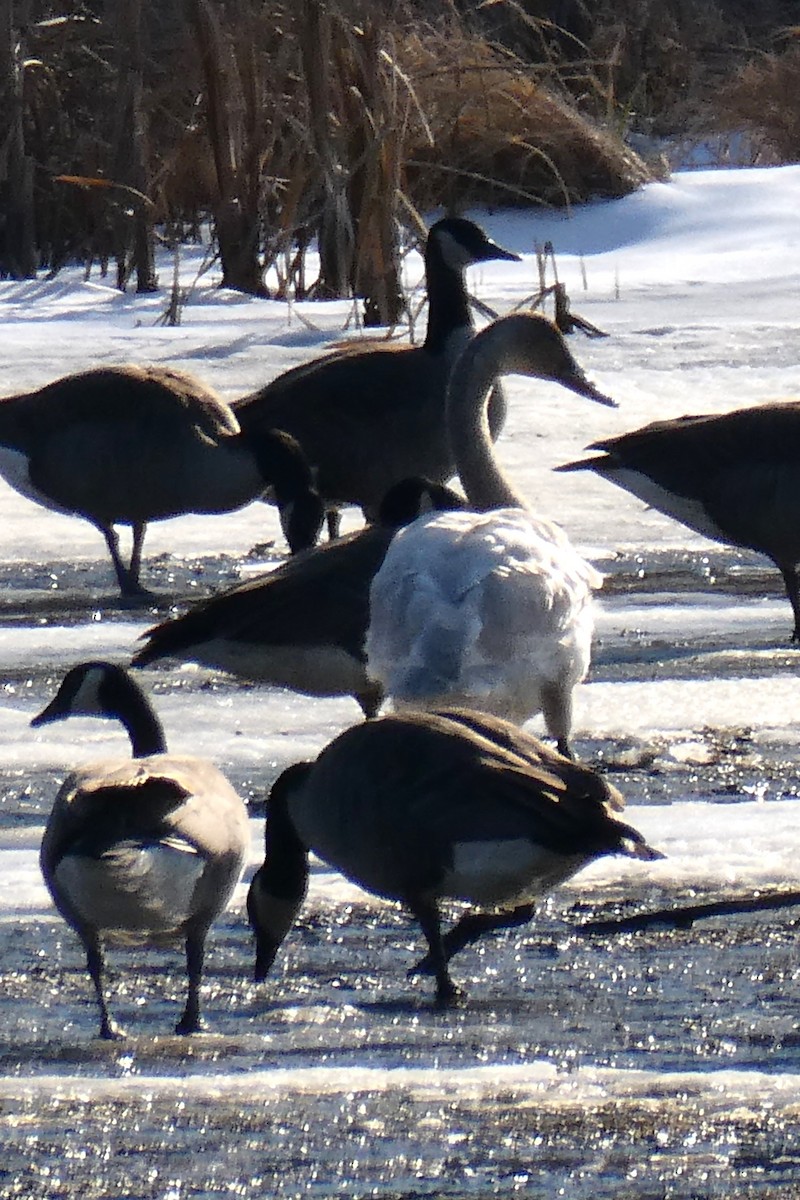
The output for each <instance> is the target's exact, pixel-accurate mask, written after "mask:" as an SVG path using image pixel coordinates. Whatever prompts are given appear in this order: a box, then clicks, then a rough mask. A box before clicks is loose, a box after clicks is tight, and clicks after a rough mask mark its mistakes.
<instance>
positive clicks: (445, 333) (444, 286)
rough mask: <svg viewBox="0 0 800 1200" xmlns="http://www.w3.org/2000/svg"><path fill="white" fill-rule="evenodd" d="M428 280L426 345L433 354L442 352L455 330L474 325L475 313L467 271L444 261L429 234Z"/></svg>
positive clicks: (426, 261)
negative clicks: (473, 315) (472, 308)
mask: <svg viewBox="0 0 800 1200" xmlns="http://www.w3.org/2000/svg"><path fill="white" fill-rule="evenodd" d="M425 282H426V287H427V290H428V329H427V333H426V334H425V349H426V350H427V351H428V352H429V353H430V354H441V353H442V352H443V351H444V350H445V348H446V346H447V342H448V339H449V338H450V335H451V334H452V333H453V332H454V330H456V329H463V328H471V327H472V317H471V315H470V309H469V297H468V295H467V284H466V281H465V279H464V272H463V271H462V270H459V269H458V268H457V267H452V266H450V265H449V264H448V263H446V262H445V260H444V258H443V257H442V252H441V249H440V247H439V246H438V245H437V242H436V239H435V238H428V244H427V246H426V248H425Z"/></svg>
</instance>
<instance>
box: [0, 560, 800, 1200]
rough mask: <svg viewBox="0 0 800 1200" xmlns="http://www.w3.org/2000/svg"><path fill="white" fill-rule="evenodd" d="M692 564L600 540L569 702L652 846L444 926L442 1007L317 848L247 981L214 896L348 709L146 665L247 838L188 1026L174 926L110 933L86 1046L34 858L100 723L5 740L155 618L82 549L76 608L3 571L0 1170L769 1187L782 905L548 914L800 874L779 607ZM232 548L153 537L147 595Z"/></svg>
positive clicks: (252, 1184) (780, 1112) (782, 1131)
mask: <svg viewBox="0 0 800 1200" xmlns="http://www.w3.org/2000/svg"><path fill="white" fill-rule="evenodd" d="M713 561H714V566H713V572H712V571H709V562H708V557H707V555H705V554H703V553H697V554H695V553H690V552H687V551H681V552H679V553H677V554H676V553H672V552H665V551H664V552H659V553H657V554H655V555H652V556H648V555H644V556H642V555H641V554H633V555H631V556H630V557H628V556H622V557H620V558H618V559H617V560H616V563H615V564H614V563H604V564H603V565H604V567H605V569H606V571H607V574H608V577H609V578H608V584H607V593H605V594H604V598H603V601H602V612H601V614H600V619H599V636H598V648H597V653H596V660H595V665H594V668H593V672H592V679H591V682H590V683H588V684H587V685H585V687H584V688H583V689H582V691H581V694H580V698H579V705H578V715H577V727H578V730H579V736H578V751H579V753H580V754H581V755H582V756H583V757H584V758H586V759H587V760H589V761H592V762H595V763H596V764H597V765H599V766H602V767H603V768H605V769H608V770H611V771H612V772H613V777H614V780H615V782H616V783H618V784H619V786H620V787H621V788H622V790H623V791H624V793H625V795H626V797H627V799H628V802H629V805H630V812H629V816H630V819H631V821H632V822H633V823H634V824H636V825H637V827H639V828H641V829H642V831H643V832H644V833H645V834H646V835H647V836H648V838H649V839H650V840H651V841H652V842H653V844H655V845H658V846H660V847H661V848H662V849H664V850H665V852H666V853H667V854H668V856H669V857H668V859H667V860H666V861H665V862H664V863H663V864H661V863H659V864H648V865H646V866H645V865H640V864H630V863H627V862H624V861H623V860H606V861H605V862H603V863H598V864H595V865H594V866H592V867H590V868H588V869H587V870H586V871H584V872H583V873H581V875H580V876H578V877H577V878H576V879H575V880H574V881H573V882H572V883H571V884H570V885H569V886H566V887H564V888H562V889H561V890H560V891H559V892H558V893H557V894H556V895H554V896H553V897H552V898H551V899H550V900H549V901H548V902H547V903H546V904H544V905H543V906H542V910H541V913H540V915H539V917H538V918H537V919H536V920H535V921H534V922H533V923H532V924H531V925H529V926H527V927H525V928H523V929H521V930H515V931H511V932H510V933H509V934H507V935H500V936H497V937H495V938H487V939H486V940H485V942H484V943H483V944H482V945H479V946H478V947H475V948H472V949H467V950H465V951H463V952H462V953H461V954H460V955H459V956H458V957H457V958H456V959H455V961H454V964H453V973H454V977H455V978H456V979H457V980H458V982H459V983H460V984H462V985H463V986H464V987H465V989H466V990H467V992H468V999H467V1000H466V1002H465V1003H464V1004H463V1005H462V1006H460V1007H458V1008H456V1009H454V1010H451V1011H447V1012H439V1011H437V1010H436V1009H435V1007H434V1006H433V1005H432V1003H431V999H430V997H431V991H432V989H431V984H430V981H429V980H427V979H425V978H420V977H414V978H408V977H407V970H408V968H409V967H410V966H411V965H412V964H413V963H414V962H415V961H416V958H417V957H418V956H419V954H420V952H421V946H420V936H419V933H418V931H417V930H416V929H415V928H414V926H413V924H412V923H411V922H410V921H409V920H408V919H407V918H406V917H405V915H404V914H403V913H402V912H401V911H400V910H398V909H396V908H395V907H394V906H392V905H388V904H382V903H380V902H377V901H374V900H371V899H370V898H369V897H366V896H364V894H363V893H361V892H360V891H359V890H358V889H357V888H355V887H351V886H350V885H348V884H346V883H345V882H344V881H342V880H340V879H339V877H338V876H336V875H335V873H332V872H329V871H328V870H327V869H326V868H324V866H323V865H322V864H319V863H317V864H315V870H314V873H313V875H312V886H311V892H310V898H309V902H308V903H307V905H306V908H305V909H304V912H303V915H302V917H301V920H300V922H299V923H298V925H297V927H296V929H295V931H294V932H293V934H292V935H291V937H290V939H289V940H288V941H287V943H286V946H285V948H284V950H283V952H282V954H281V956H280V958H279V960H278V963H277V964H276V966H275V968H274V969H273V973H272V974H271V976H270V978H269V979H268V981H267V982H266V983H265V984H263V985H256V984H254V983H253V982H252V981H251V979H250V973H251V969H252V949H251V944H250V938H249V934H248V930H247V927H246V922H245V919H244V913H243V897H244V889H245V886H246V883H247V881H248V879H249V877H250V875H251V873H252V870H253V869H254V867H255V865H256V864H257V862H258V858H259V849H260V838H261V830H262V820H261V809H260V805H261V802H262V799H263V795H264V792H265V788H266V787H267V786H268V784H269V782H270V781H271V779H272V778H273V777H274V775H275V774H276V773H277V772H278V771H279V770H280V769H281V768H282V767H283V766H284V765H285V764H286V763H287V762H289V761H292V760H293V759H294V758H295V757H299V756H302V755H303V754H313V753H315V752H316V750H317V749H318V748H320V747H321V746H322V745H323V744H324V743H325V742H326V741H327V740H328V739H329V738H330V737H331V736H333V735H334V734H335V733H336V732H338V730H339V729H341V728H343V727H345V726H346V725H347V724H349V723H350V722H351V721H352V720H354V719H357V710H356V709H355V705H354V704H353V703H352V702H351V701H348V700H344V699H342V700H332V701H325V700H309V699H304V698H302V697H299V696H287V695H285V694H281V693H277V692H270V691H264V690H262V689H258V688H255V687H249V686H247V685H244V684H241V683H237V682H236V681H234V680H230V679H227V678H226V677H224V676H223V675H221V674H218V673H215V672H209V671H203V670H197V669H193V668H191V667H188V666H185V667H180V666H178V667H176V666H171V667H163V668H160V669H158V670H153V671H149V672H147V673H145V674H144V676H143V677H144V678H145V679H146V681H147V683H148V684H149V685H150V686H151V688H152V690H153V692H154V693H155V696H156V703H157V704H158V707H159V711H160V712H161V714H162V716H163V719H164V723H165V725H166V727H167V730H168V732H170V733H174V736H172V737H171V743H172V746H173V748H175V749H178V750H179V749H181V748H190V746H192V745H193V746H194V747H195V748H196V744H197V739H198V738H199V739H200V740H201V741H202V742H203V744H205V745H208V744H209V739H210V744H211V745H212V746H213V751H214V757H215V759H216V760H217V761H218V762H219V763H220V764H221V765H222V766H223V767H224V768H225V769H226V771H227V772H228V773H229V774H230V776H231V778H232V779H233V780H234V782H235V783H236V784H237V786H239V787H240V789H241V790H242V793H243V794H244V795H245V796H246V797H247V798H248V800H249V801H250V803H251V805H252V812H253V853H252V861H251V864H250V867H249V868H248V870H247V872H246V875H245V879H244V881H243V884H242V886H241V887H240V889H239V892H238V893H237V896H236V898H235V901H234V903H233V905H232V907H231V910H230V911H229V913H228V914H227V915H226V917H225V920H224V921H223V922H221V923H220V924H219V925H218V926H217V927H216V929H215V931H214V933H213V934H212V937H211V939H210V944H209V954H208V961H207V971H206V983H205V988H204V1011H205V1017H206V1022H207V1030H208V1031H207V1032H206V1033H204V1034H202V1035H199V1036H196V1037H193V1038H191V1039H185V1038H178V1037H176V1036H175V1035H174V1034H172V1028H173V1026H174V1023H175V1021H176V1019H177V1016H178V1015H179V1013H180V1010H181V1006H182V1003H183V997H184V980H183V970H182V960H181V956H180V954H179V953H178V952H177V951H176V952H174V953H173V952H170V951H149V952H144V951H141V950H124V949H114V950H112V951H111V952H110V954H109V962H110V967H111V983H110V996H111V1003H112V1007H113V1011H114V1013H115V1015H116V1016H117V1017H118V1018H119V1019H120V1020H121V1021H122V1023H123V1024H124V1025H125V1026H126V1027H127V1030H128V1034H129V1036H128V1038H127V1039H126V1040H125V1041H124V1042H122V1043H120V1044H110V1045H109V1044H104V1043H102V1042H100V1041H98V1040H97V1039H96V1037H95V1033H96V1027H97V1017H96V1011H95V1007H94V1004H93V1002H92V998H91V995H90V987H89V983H88V979H87V977H86V973H85V969H84V964H83V960H82V955H81V953H80V951H79V948H78V945H77V941H76V939H75V938H74V936H73V935H72V934H71V932H70V931H69V930H68V929H67V928H66V927H65V926H64V925H63V923H62V922H61V921H60V920H58V918H56V917H55V916H54V915H53V914H52V912H51V908H50V905H49V902H48V898H47V896H46V893H45V891H44V888H43V885H42V884H41V883H40V881H39V878H38V871H37V866H36V852H37V848H38V841H39V838H40V836H41V826H42V822H43V819H44V816H45V814H46V812H47V809H48V806H49V803H50V802H51V800H52V796H53V793H54V790H55V788H56V786H57V784H58V781H59V780H60V778H61V777H63V773H64V764H65V763H68V762H74V761H77V760H78V759H79V758H82V757H89V758H90V757H94V756H96V755H98V754H100V753H103V752H107V750H108V749H109V747H111V746H113V747H115V748H116V749H122V747H123V746H124V740H123V737H122V734H121V733H117V732H116V731H114V730H113V729H112V728H111V727H107V726H105V724H104V723H101V722H96V721H91V720H77V721H73V722H70V723H66V724H64V725H60V726H59V725H56V726H52V727H50V729H48V730H45V731H42V733H43V735H46V736H42V737H41V738H39V736H38V735H37V737H36V738H35V739H34V738H32V737H31V733H30V730H29V729H28V726H27V722H28V720H29V718H30V716H31V715H32V714H33V712H35V711H37V710H38V708H39V707H40V706H41V705H42V704H43V703H44V702H45V700H46V699H47V697H48V696H49V695H50V694H51V693H52V690H53V687H54V686H55V684H56V681H57V680H58V678H59V677H60V674H61V673H62V670H63V667H64V665H65V663H66V662H67V661H75V660H76V659H77V658H79V657H90V656H98V655H107V656H110V657H113V658H115V659H117V660H120V661H124V659H125V658H126V657H127V655H128V654H129V653H130V651H131V649H132V647H133V645H134V644H135V641H136V638H137V636H138V634H139V633H140V632H141V631H142V630H143V629H144V628H145V627H146V625H147V624H148V623H149V622H151V621H152V619H153V618H154V616H155V612H154V611H145V612H137V611H131V610H129V609H126V608H125V607H123V606H121V605H119V604H117V602H116V601H115V600H114V598H113V597H111V596H109V595H108V594H107V593H105V592H104V590H103V569H102V564H99V563H96V564H94V565H93V564H91V563H86V564H82V565H81V569H80V572H79V573H80V574H81V576H82V577H83V576H84V575H86V576H88V587H89V597H88V611H87V594H86V592H85V590H83V583H82V586H81V587H80V588H79V587H78V586H76V585H74V583H73V578H72V571H73V570H74V569H73V568H70V567H64V566H61V565H59V564H58V563H51V564H49V566H48V567H47V568H46V572H45V573H46V574H47V575H48V576H50V575H52V576H53V577H54V581H55V582H56V583H57V584H58V587H57V588H56V589H55V590H51V591H50V592H46V591H45V590H43V589H41V586H40V585H38V584H37V581H36V579H35V578H32V579H29V580H26V579H25V574H26V573H25V572H24V571H23V572H22V573H21V576H17V573H16V572H14V573H13V574H14V576H15V578H17V579H18V578H22V585H20V584H19V583H18V582H15V579H14V578H12V577H11V576H12V572H11V571H10V570H9V569H7V568H3V569H2V570H0V575H1V576H7V577H6V578H0V582H2V583H3V585H4V587H3V601H2V606H0V614H1V615H0V665H1V666H2V673H3V679H4V681H5V692H4V697H5V700H4V703H3V704H2V705H0V720H1V721H2V723H3V732H4V740H5V745H6V761H5V765H4V767H3V769H2V776H3V781H4V788H3V803H2V807H1V808H0V847H1V848H2V850H1V851H0V853H1V855H2V861H3V866H4V872H5V875H6V885H7V888H8V889H9V890H10V894H11V897H16V903H15V902H14V900H13V899H12V898H9V899H8V900H7V901H5V902H4V904H3V908H2V913H1V919H0V1031H2V1032H0V1113H1V1114H2V1115H1V1116H0V1122H1V1124H0V1131H1V1136H2V1143H3V1156H2V1162H1V1163H0V1195H7V1196H13V1195H20V1196H42V1197H45V1196H47V1197H51V1196H64V1197H71V1196H78V1195H83V1196H87V1195H88V1196H96V1197H106V1196H112V1195H113V1196H122V1195H124V1196H142V1197H154V1198H155V1197H159V1198H167V1197H169V1198H170V1200H172V1198H173V1197H174V1198H175V1200H178V1198H180V1197H183V1196H209V1197H211V1196H217V1195H220V1196H234V1195H244V1196H249V1195H253V1196H255V1195H275V1196H301V1195H319V1196H334V1195H346V1196H368V1195H377V1196H386V1197H399V1196H431V1197H433V1196H461V1197H471V1196H483V1195H504V1194H508V1195H511V1194H515V1193H517V1192H521V1193H527V1194H532V1195H541V1196H542V1197H545V1196H547V1197H549V1196H554V1195H558V1194H559V1191H560V1189H563V1194H565V1195H570V1196H586V1197H592V1198H596V1197H612V1196H613V1197H618V1196H621V1195H626V1196H628V1195H629V1196H637V1197H638V1196H650V1195H654V1196H655V1195H658V1196H661V1195H664V1196H675V1197H684V1196H685V1197H687V1198H688V1197H695V1196H698V1195H702V1196H720V1197H722V1196H727V1195H729V1194H730V1188H731V1186H733V1184H734V1183H735V1187H736V1192H737V1195H743V1196H747V1195H754V1196H756V1195H757V1196H770V1197H773V1196H782V1195H786V1196H789V1195H791V1194H792V1188H793V1186H794V1182H793V1181H796V1177H797V1172H798V1170H800V1144H798V1138H800V1121H798V1111H799V1110H798V1106H799V1105H800V1035H799V1034H798V1032H797V1023H796V1010H797V1001H798V993H799V992H800V983H799V982H798V976H799V973H800V963H799V962H798V952H797V927H796V925H797V919H800V918H797V917H796V911H797V910H794V909H791V908H788V909H785V910H779V911H777V912H772V913H767V914H763V915H753V916H742V917H737V918H727V919H725V920H713V921H707V922H701V923H698V924H697V925H695V927H694V928H693V929H691V930H682V931H671V932H666V931H658V930H656V931H649V932H647V933H638V934H635V935H625V936H622V937H616V938H611V937H599V938H598V937H592V938H590V937H587V936H585V935H582V934H581V933H580V930H579V928H578V927H579V925H580V923H581V922H583V921H585V920H589V919H591V918H592V917H594V916H598V915H606V916H608V915H614V914H616V913H618V912H620V913H621V912H628V911H639V910H641V909H643V908H657V907H661V906H666V905H672V904H679V903H685V902H696V901H697V900H698V899H705V898H715V897H718V896H720V895H731V894H749V893H751V892H752V891H753V890H754V889H758V888H765V889H766V888H769V889H773V888H775V887H776V886H780V887H794V888H797V887H800V855H799V854H798V852H799V851H800V810H798V809H797V805H796V801H795V795H796V767H795V755H796V746H795V741H794V734H793V732H792V730H791V727H790V726H787V724H786V721H787V716H788V715H789V706H791V705H793V703H794V700H793V695H794V689H795V675H796V658H795V652H794V651H793V650H791V649H790V648H789V647H788V643H787V641H786V634H787V632H788V606H787V605H786V602H785V600H784V599H783V598H782V596H781V594H780V591H779V588H778V586H777V580H776V578H775V575H774V572H771V571H769V570H768V569H767V568H766V567H764V566H763V564H759V563H758V562H757V560H756V559H755V557H753V558H752V559H748V560H746V561H744V560H743V556H742V555H740V554H738V553H735V552H732V551H726V550H724V549H723V550H720V552H719V553H716V552H715V553H714V556H713ZM201 566H202V573H201V572H200V568H201ZM229 570H230V564H229V562H228V560H227V558H226V557H225V556H219V557H212V558H205V559H204V560H203V561H202V563H200V562H199V561H192V560H188V561H173V562H172V563H171V571H172V579H171V581H170V583H171V588H172V589H173V590H172V591H171V593H170V596H171V598H173V599H174V598H175V597H178V598H189V597H191V596H192V595H193V594H194V593H195V591H196V589H195V588H193V587H192V583H193V582H196V580H197V579H198V578H202V584H203V588H204V589H205V588H211V587H213V586H215V585H216V584H217V582H218V581H219V582H220V583H221V582H223V581H224V580H225V577H226V575H227V573H228V572H229ZM31 571H32V573H33V574H34V575H35V570H34V568H31ZM743 576H746V578H747V584H746V585H745V586H744V587H743V588H741V589H739V588H738V586H737V587H736V588H734V586H733V584H732V583H731V580H740V579H741V578H742V577H743ZM754 581H756V582H755V584H754ZM83 582H86V580H84V581H83ZM670 584H673V585H674V590H671V591H670V590H667V589H668V587H669V585H670ZM752 584H754V586H751V585H752ZM29 588H30V590H31V592H33V593H35V594H36V595H37V597H38V600H37V604H36V606H35V607H34V608H33V610H32V611H31V610H30V609H28V607H27V603H28V601H27V593H28V590H29ZM17 592H19V594H20V598H21V603H19V604H18V603H17V601H16V600H15V595H16V593H17ZM179 606H180V599H179ZM92 614H94V619H87V618H91V617H92ZM12 631H13V637H11V636H8V635H9V634H10V633H11V632H12ZM34 646H35V647H36V653H35V654H34V653H33V647H34ZM34 661H35V665H33V664H34ZM645 684H647V685H649V686H644V685H645ZM693 689H700V693H702V695H701V696H700V698H699V699H698V697H697V696H695V697H694V698H693V699H691V700H690V701H689V702H688V703H686V697H687V695H689V694H691V692H692V690H693ZM626 697H627V698H626ZM681 698H682V699H681ZM684 718H688V719H684ZM720 718H722V720H721V719H720ZM731 718H733V720H731ZM726 721H727V723H725V722H726ZM654 730H657V733H654ZM184 742H185V743H186V745H185V747H184V746H183V745H182V744H183V743H184Z"/></svg>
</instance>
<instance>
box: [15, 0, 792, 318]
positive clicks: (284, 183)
mask: <svg viewBox="0 0 800 1200" xmlns="http://www.w3.org/2000/svg"><path fill="white" fill-rule="evenodd" d="M796 19H797V5H796V0H761V3H759V4H757V5H753V4H752V3H751V2H750V0H658V3H655V2H652V3H650V2H644V3H643V2H642V0H484V2H483V3H477V4H476V3H475V2H474V0H284V2H281V0H86V2H81V0H62V2H61V3H53V2H52V0H50V2H46V0H0V277H12V278H26V277H29V276H33V275H34V274H36V273H37V272H39V271H47V272H56V271H58V269H59V268H60V267H61V266H62V265H64V264H65V263H67V262H75V261H81V262H84V263H85V264H86V268H87V271H88V270H89V269H90V268H91V267H92V265H93V264H97V263H99V264H100V266H101V269H103V270H105V269H109V270H111V271H113V272H115V274H116V282H117V284H118V286H119V287H121V288H125V287H128V286H131V287H135V288H136V289H137V290H139V291H143V292H147V291H152V290H154V289H155V288H157V287H158V286H159V283H161V286H167V285H168V283H169V281H164V280H162V281H159V280H158V279H157V276H156V273H155V268H154V251H155V247H156V245H157V242H158V240H159V239H163V240H165V241H166V242H167V243H168V244H171V245H174V246H176V247H178V246H179V245H180V243H181V242H182V241H185V240H187V239H198V238H199V237H200V236H201V230H202V229H204V228H210V229H211V231H212V248H213V251H214V253H215V254H217V255H218V257H219V262H220V265H221V270H222V281H223V283H224V284H225V285H226V286H229V287H232V288H236V289H239V290H241V291H244V292H247V293H249V294H254V295H263V296H267V295H268V294H269V293H268V291H267V288H266V285H265V276H266V273H267V270H268V269H269V268H272V274H271V276H270V278H271V279H272V280H274V279H277V281H278V282H277V286H276V285H275V284H274V283H273V285H272V295H273V296H276V297H280V296H283V295H288V294H290V293H291V294H293V295H298V296H303V297H320V298H329V297H341V296H357V297H359V298H360V299H361V300H362V301H363V314H364V320H365V322H366V323H367V324H378V323H380V324H391V323H394V322H396V321H397V320H398V319H399V318H400V316H401V314H402V312H403V307H404V300H403V295H402V289H401V286H400V256H401V253H402V248H403V246H404V245H406V244H409V243H411V242H413V241H414V240H415V239H417V238H419V236H420V235H421V234H422V233H423V232H424V226H423V222H422V219H421V216H420V214H421V213H423V212H428V211H430V210H432V209H442V208H444V209H445V210H447V211H451V212H455V211H458V210H459V209H460V208H463V207H466V206H468V205H487V206H531V205H536V204H548V205H568V204H570V203H575V202H578V201H582V200H586V199H588V198H591V197H602V196H619V195H622V194H625V193H626V192H628V191H631V190H632V189H634V188H636V187H637V186H639V185H640V184H641V183H642V182H644V181H645V180H646V179H648V178H652V177H653V176H654V175H656V174H659V173H663V172H664V171H665V170H666V169H667V168H668V162H669V158H668V151H669V148H670V147H675V146H676V145H684V146H685V145H692V146H694V147H695V148H697V147H701V148H702V149H703V152H704V153H706V154H709V153H712V152H713V154H714V155H715V156H716V157H717V159H718V158H719V157H720V156H722V155H724V154H726V153H731V154H735V155H736V156H737V161H749V162H760V163H768V162H780V161H784V162H785V161H791V160H792V159H794V158H797V156H798V155H799V154H800V25H796V24H793V21H796ZM712 148H713V151H712ZM312 240H313V241H314V242H315V243H316V245H317V246H318V248H319V252H320V258H319V263H320V266H319V271H318V272H317V271H316V270H315V272H314V275H313V277H309V275H308V272H307V267H306V258H305V251H306V249H307V247H308V245H309V244H310V243H311V241H312Z"/></svg>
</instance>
